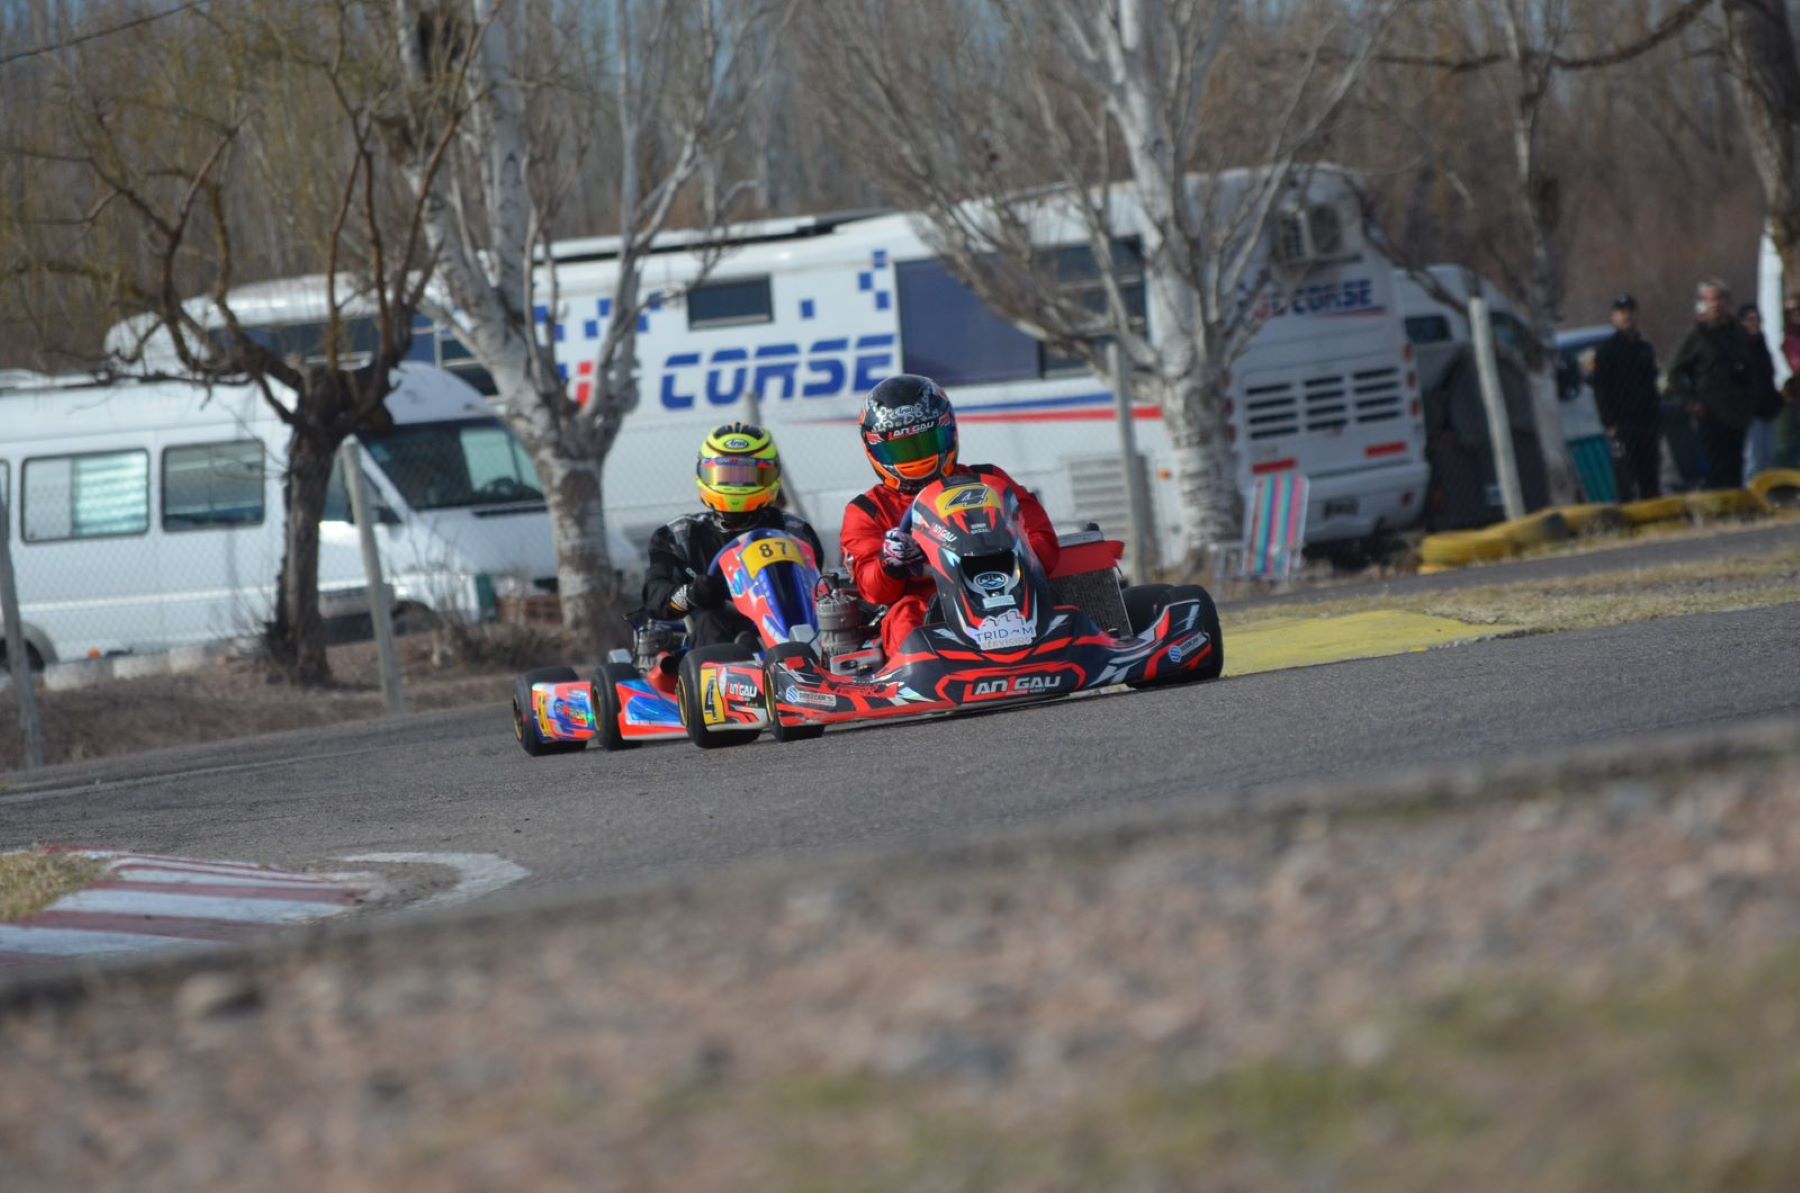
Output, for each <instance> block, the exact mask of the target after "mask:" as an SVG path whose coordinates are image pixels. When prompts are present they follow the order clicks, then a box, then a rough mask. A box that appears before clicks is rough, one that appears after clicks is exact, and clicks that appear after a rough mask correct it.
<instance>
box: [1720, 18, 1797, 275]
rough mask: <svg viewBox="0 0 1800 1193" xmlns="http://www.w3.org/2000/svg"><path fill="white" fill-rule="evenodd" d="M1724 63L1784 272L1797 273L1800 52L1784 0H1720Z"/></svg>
mask: <svg viewBox="0 0 1800 1193" xmlns="http://www.w3.org/2000/svg"><path fill="white" fill-rule="evenodd" d="M1722 4H1723V7H1724V10H1725V50H1726V64H1727V67H1728V69H1729V70H1730V72H1731V77H1732V81H1733V83H1734V84H1735V90H1736V94H1737V101H1738V107H1739V109H1740V110H1741V112H1742V114H1743V117H1744V126H1745V132H1746V135H1747V137H1748V139H1749V142H1750V156H1751V159H1752V160H1753V161H1754V162H1755V163H1756V172H1757V175H1758V176H1759V177H1760V178H1761V179H1762V185H1763V195H1764V198H1765V200H1766V201H1767V204H1768V212H1769V229H1770V234H1771V236H1772V237H1773V239H1774V241H1775V250H1776V251H1777V252H1778V253H1780V254H1781V272H1782V276H1783V277H1784V278H1786V279H1787V280H1788V284H1789V285H1793V284H1794V283H1795V282H1796V281H1797V280H1800V176H1797V175H1796V171H1797V170H1800V144H1797V142H1796V139H1797V138H1800V58H1797V53H1800V51H1796V48H1795V44H1794V30H1793V25H1792V23H1791V21H1790V19H1789V14H1788V6H1787V3H1786V0H1722Z"/></svg>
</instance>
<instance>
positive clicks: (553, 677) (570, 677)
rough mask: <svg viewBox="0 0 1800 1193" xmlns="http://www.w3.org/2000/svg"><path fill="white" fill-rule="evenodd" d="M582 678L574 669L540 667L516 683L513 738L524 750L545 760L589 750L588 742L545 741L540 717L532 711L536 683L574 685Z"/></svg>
mask: <svg viewBox="0 0 1800 1193" xmlns="http://www.w3.org/2000/svg"><path fill="white" fill-rule="evenodd" d="M580 678H581V676H579V675H577V674H575V668H573V667H539V668H538V669H537V670H536V671H527V672H526V673H525V674H523V675H521V676H519V678H518V679H516V680H514V681H513V698H512V717H513V737H515V738H517V739H518V742H519V748H520V749H522V750H524V751H525V752H526V753H527V754H530V755H531V756H532V757H533V758H541V757H543V756H544V755H545V754H579V753H581V751H582V750H584V749H586V748H587V743H586V742H584V741H545V740H544V739H543V738H542V737H541V736H540V735H539V734H538V727H537V717H536V715H535V714H534V713H533V712H532V708H531V685H532V684H538V683H574V682H576V681H577V680H579V679H580Z"/></svg>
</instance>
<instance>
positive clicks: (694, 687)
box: [675, 642, 757, 750]
mask: <svg viewBox="0 0 1800 1193" xmlns="http://www.w3.org/2000/svg"><path fill="white" fill-rule="evenodd" d="M755 657H756V652H755V651H753V650H751V649H750V648H749V647H748V646H745V645H744V644H743V643H741V642H722V643H720V644H719V645H717V646H702V647H699V648H697V649H694V650H690V651H688V652H687V654H685V655H683V656H682V659H681V670H680V671H678V672H677V673H676V676H675V703H676V704H677V705H678V706H679V707H680V708H681V723H682V725H683V726H684V727H685V728H686V729H687V734H688V738H689V739H690V740H692V741H693V743H694V744H695V745H697V746H699V747H700V748H701V749H702V750H717V749H722V748H723V747H726V746H747V745H749V744H750V743H751V742H753V741H755V740H756V737H757V734H756V731H755V730H751V729H714V728H712V727H710V726H709V725H707V723H706V718H705V716H704V714H703V713H702V712H701V710H700V666H701V664H703V663H747V662H749V661H750V660H751V659H753V658H755Z"/></svg>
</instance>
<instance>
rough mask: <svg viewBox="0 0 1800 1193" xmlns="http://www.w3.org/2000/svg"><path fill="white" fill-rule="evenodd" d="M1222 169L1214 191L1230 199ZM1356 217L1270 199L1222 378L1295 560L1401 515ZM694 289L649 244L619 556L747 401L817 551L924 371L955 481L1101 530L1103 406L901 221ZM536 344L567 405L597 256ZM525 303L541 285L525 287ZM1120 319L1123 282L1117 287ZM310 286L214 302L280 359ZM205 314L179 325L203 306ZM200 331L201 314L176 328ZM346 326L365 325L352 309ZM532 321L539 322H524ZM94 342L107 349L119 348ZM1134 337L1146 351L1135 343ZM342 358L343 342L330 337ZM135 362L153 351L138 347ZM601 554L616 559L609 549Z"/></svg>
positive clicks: (1414, 404)
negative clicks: (1297, 546) (1290, 288)
mask: <svg viewBox="0 0 1800 1193" xmlns="http://www.w3.org/2000/svg"><path fill="white" fill-rule="evenodd" d="M1249 179H1250V176H1249V175H1248V174H1246V173H1245V172H1242V171H1238V172H1234V173H1233V174H1232V175H1229V176H1227V177H1226V178H1224V179H1223V181H1222V183H1221V185H1222V186H1224V187H1226V188H1230V187H1234V186H1235V187H1242V186H1244V185H1247V182H1248V180H1249ZM1115 192H1116V199H1117V202H1116V208H1117V212H1118V226H1119V229H1120V242H1121V250H1122V251H1123V252H1124V254H1125V255H1126V257H1127V258H1129V257H1130V256H1131V255H1132V254H1134V253H1135V246H1136V238H1135V235H1134V232H1133V227H1134V225H1133V220H1134V219H1135V218H1136V215H1135V200H1134V198H1133V197H1132V194H1131V192H1130V188H1129V187H1123V186H1121V187H1117V188H1115ZM1366 226H1367V213H1366V212H1365V211H1364V210H1363V207H1362V204H1361V202H1360V200H1359V198H1358V196H1357V191H1356V188H1355V187H1354V186H1352V185H1350V184H1349V181H1348V179H1347V177H1346V176H1345V175H1343V174H1342V173H1341V172H1339V171H1336V170H1332V169H1324V168H1321V169H1319V170H1317V171H1315V172H1314V174H1313V175H1312V177H1311V180H1310V182H1309V184H1308V185H1307V187H1306V188H1305V190H1304V191H1301V190H1299V189H1298V188H1297V189H1296V190H1295V191H1294V192H1293V193H1292V194H1291V195H1290V197H1289V199H1288V200H1287V202H1286V205H1285V207H1284V209H1283V212H1282V214H1281V216H1280V218H1279V220H1278V221H1277V228H1276V231H1275V234H1274V236H1273V237H1272V244H1271V246H1270V247H1269V249H1268V251H1269V252H1270V253H1272V254H1273V255H1274V256H1275V257H1276V259H1277V260H1278V261H1279V262H1280V264H1281V266H1282V267H1283V268H1284V269H1285V270H1286V271H1287V272H1288V274H1289V276H1292V277H1297V278H1302V279H1303V280H1302V281H1301V282H1300V284H1299V285H1298V286H1297V288H1296V289H1295V291H1294V293H1293V295H1292V297H1291V298H1290V300H1289V301H1288V302H1287V303H1286V304H1284V305H1283V306H1282V307H1280V308H1279V309H1275V310H1268V311H1264V312H1262V315H1263V317H1264V319H1265V322H1264V323H1263V326H1262V329H1261V331H1260V332H1259V333H1258V334H1257V336H1256V338H1255V339H1254V340H1253V341H1252V343H1251V345H1250V347H1249V349H1248V351H1247V352H1246V353H1245V354H1244V355H1243V356H1242V357H1241V358H1240V359H1239V360H1238V361H1237V363H1236V365H1235V366H1234V367H1233V369H1232V383H1231V399H1232V406H1233V411H1234V415H1233V422H1234V431H1235V442H1236V445H1237V448H1238V472H1239V478H1238V479H1239V482H1240V484H1241V486H1242V487H1243V488H1244V490H1245V491H1246V492H1248V490H1249V488H1250V486H1251V484H1252V482H1253V481H1254V479H1255V478H1256V477H1258V476H1262V475H1266V474H1270V473H1276V472H1282V471H1289V470H1294V471H1299V472H1303V473H1305V474H1306V475H1307V476H1308V477H1309V478H1310V481H1311V489H1310V492H1311V499H1310V509H1309V513H1308V519H1307V541H1308V542H1310V543H1323V542H1330V541H1333V540H1343V539H1352V538H1359V537H1364V536H1368V535H1372V534H1375V533H1377V532H1378V531H1381V530H1384V529H1394V528H1400V527H1404V526H1407V525H1409V524H1411V523H1412V522H1413V521H1415V520H1416V519H1417V518H1418V516H1419V513H1420V511H1421V508H1422V506H1423V499H1424V495H1425V486H1426V479H1427V472H1428V469H1427V466H1426V464H1425V458H1424V429H1423V422H1422V417H1421V415H1422V410H1421V405H1420V399H1419V385H1418V378H1417V375H1416V371H1415V369H1414V368H1413V360H1412V354H1413V350H1412V348H1411V346H1410V345H1409V344H1408V343H1407V340H1406V335H1405V329H1404V325H1403V323H1402V318H1401V314H1400V308H1399V304H1398V302H1397V300H1396V297H1395V293H1394V285H1395V283H1394V266H1393V263H1392V261H1390V260H1389V259H1388V258H1387V257H1386V256H1385V255H1384V254H1383V253H1382V252H1381V250H1380V249H1379V247H1378V246H1377V245H1376V244H1375V243H1374V242H1373V241H1371V240H1370V239H1369V238H1368V237H1367V236H1365V234H1364V232H1365V228H1366ZM1037 234H1038V236H1039V238H1040V239H1041V240H1042V241H1043V243H1044V246H1045V249H1044V251H1045V253H1046V254H1049V255H1051V256H1052V258H1053V260H1054V262H1055V265H1056V268H1057V273H1058V275H1059V277H1060V278H1061V280H1062V282H1061V284H1062V285H1063V287H1064V288H1065V289H1066V290H1068V291H1069V292H1071V293H1073V294H1076V295H1078V296H1082V295H1091V296H1095V297H1097V295H1098V287H1099V284H1100V283H1099V279H1098V277H1097V276H1096V273H1095V270H1094V267H1093V260H1092V256H1091V254H1090V252H1089V249H1088V248H1087V246H1086V245H1085V243H1083V235H1082V232H1081V229H1080V227H1079V226H1078V225H1077V224H1075V223H1074V222H1073V221H1072V220H1071V219H1069V218H1067V217H1064V218H1061V219H1057V218H1054V217H1053V218H1049V219H1046V220H1044V221H1042V223H1041V225H1040V227H1039V228H1038V231H1037ZM723 240H724V243H725V245H726V251H725V253H724V256H723V258H722V260H721V262H720V263H719V265H718V267H717V269H716V270H715V271H714V273H713V274H712V275H711V276H710V277H708V278H707V280H706V282H705V284H703V285H700V286H698V287H694V286H693V285H692V283H693V280H694V278H695V277H696V275H697V273H698V269H699V260H698V257H697V256H696V249H697V247H698V246H699V245H700V244H701V241H700V239H699V237H698V236H697V235H696V234H695V233H692V232H676V233H670V234H668V235H666V236H664V237H662V238H661V239H659V240H658V241H657V242H656V244H655V245H654V246H653V249H652V253H651V256H650V257H649V259H648V260H647V261H646V263H645V269H644V278H643V285H644V289H645V291H646V292H647V293H648V294H649V295H650V304H649V309H648V310H647V311H646V312H645V313H644V315H643V317H642V318H641V319H640V321H639V322H640V338H639V342H638V351H639V358H640V367H641V370H642V374H641V381H640V385H641V390H640V392H641V398H640V402H639V406H638V408H637V409H636V410H635V411H633V412H632V413H631V414H630V415H628V416H627V418H626V419H625V422H624V425H623V429H622V430H621V431H620V434H619V439H618V441H617V444H616V445H615V446H614V448H613V450H612V453H611V455H610V456H609V457H608V460H607V464H606V471H605V500H606V514H607V525H608V528H609V532H611V533H612V535H613V536H614V538H615V539H616V537H617V535H618V534H621V533H622V534H623V536H624V537H625V538H626V539H627V540H629V542H630V544H631V548H630V551H629V553H628V554H626V555H618V554H616V555H615V559H616V560H619V561H621V562H622V563H626V565H627V566H630V565H629V563H628V562H627V561H629V560H631V559H635V558H636V557H638V555H639V553H641V551H642V549H643V547H644V545H645V544H646V543H647V542H648V540H649V537H650V534H651V532H652V531H654V530H655V528H656V527H658V526H660V525H661V524H663V523H664V522H665V521H667V520H669V519H670V518H672V517H674V516H676V515H678V514H680V513H683V512H688V511H691V510H693V509H694V508H695V507H696V499H695V494H694V480H693V459H694V453H695V451H696V449H697V448H698V446H699V444H700V442H701V441H702V439H703V438H704V436H705V434H706V432H707V430H708V429H710V428H711V427H713V426H716V425H718V424H719V423H721V422H726V421H729V420H732V419H737V418H743V417H745V414H746V408H747V405H748V400H749V399H750V398H751V397H752V396H754V397H755V399H756V400H757V403H758V417H760V418H761V419H762V420H763V422H764V423H765V424H767V425H768V426H769V427H770V428H771V429H772V430H773V431H774V432H775V435H776V438H777V441H778V442H779V444H780V446H781V454H782V460H783V464H784V468H785V470H786V474H787V479H786V482H785V486H784V487H785V489H786V491H787V492H788V493H789V494H790V495H791V496H792V498H793V499H794V500H795V502H796V503H797V504H798V506H799V507H800V512H802V513H804V514H805V515H806V516H808V517H809V518H810V519H811V520H812V521H814V522H815V524H816V528H817V529H818V531H819V533H820V535H821V537H822V538H823V539H824V540H825V543H826V546H827V548H828V549H832V548H833V547H834V543H835V539H836V535H837V531H838V526H839V521H840V519H841V517H842V512H843V509H844V506H845V504H846V503H847V502H848V501H849V500H850V498H851V497H853V496H855V495H856V494H857V493H860V492H861V491H863V490H864V489H866V488H867V487H868V486H869V485H870V484H872V483H874V477H873V476H872V474H871V473H870V470H869V467H868V464H867V462H866V460H865V459H864V456H863V452H862V448H861V445H860V444H859V442H858V441H857V437H856V435H855V432H854V429H853V428H854V425H855V422H856V419H857V416H858V413H859V410H860V402H861V398H862V395H863V394H865V393H866V392H867V391H868V390H869V389H870V388H871V387H872V386H873V385H874V384H875V383H876V382H877V381H878V380H880V379H881V378H882V377H884V376H887V375H889V374H891V373H895V372H900V371H902V370H904V371H907V372H915V373H924V374H927V375H930V376H932V377H935V378H936V379H937V380H939V381H940V382H942V383H943V384H944V386H945V387H946V388H947V389H948V390H949V392H950V395H951V398H952V399H953V400H954V402H955V403H956V408H957V416H958V424H959V426H960V428H961V433H962V444H963V446H962V456H963V458H964V459H965V460H974V461H993V462H995V463H998V464H1001V465H1003V466H1004V467H1005V468H1006V469H1007V470H1008V471H1009V472H1010V473H1011V474H1012V475H1014V476H1015V477H1017V478H1018V479H1019V480H1020V481H1021V482H1022V483H1024V484H1026V485H1028V486H1030V487H1031V488H1032V489H1033V490H1035V491H1036V492H1037V493H1038V494H1039V496H1040V497H1041V498H1042V499H1043V501H1044V503H1045V505H1046V506H1047V507H1048V509H1049V511H1050V514H1051V516H1052V517H1053V518H1054V519H1055V520H1056V521H1057V522H1058V523H1059V524H1061V525H1064V526H1073V525H1076V524H1079V523H1081V522H1084V521H1087V520H1089V519H1093V520H1095V521H1098V522H1099V523H1100V524H1101V525H1102V526H1103V527H1104V528H1105V529H1107V530H1109V531H1112V532H1115V533H1118V532H1122V531H1123V529H1124V522H1125V505H1126V502H1125V486H1124V483H1123V480H1122V475H1121V469H1120V467H1119V452H1118V436H1117V429H1116V419H1115V416H1114V414H1113V399H1112V395H1111V393H1110V392H1109V387H1108V385H1107V384H1106V383H1105V382H1103V381H1102V380H1101V379H1099V378H1097V377H1095V376H1094V375H1093V374H1092V373H1090V372H1089V371H1088V370H1087V368H1086V367H1085V366H1084V365H1083V364H1081V363H1080V362H1079V361H1076V360H1071V359H1066V358H1062V357H1059V356H1058V355H1057V354H1055V353H1053V352H1051V351H1050V350H1048V349H1047V348H1045V346H1044V345H1042V344H1040V343H1039V342H1038V341H1037V340H1035V339H1033V338H1032V337H1030V336H1028V335H1026V334H1025V333H1023V332H1021V331H1019V330H1018V329H1016V328H1014V327H1013V326H1012V325H1011V324H1009V323H1007V322H1006V321H1005V320H1003V319H1001V318H1000V317H999V316H997V315H995V314H994V313H993V312H992V311H990V310H988V309H987V308H986V307H985V306H984V305H983V304H982V303H981V301H980V300H979V299H978V298H976V296H975V295H974V294H973V293H972V292H971V291H970V290H969V289H968V288H967V287H965V286H964V285H962V283H960V282H959V281H957V280H956V279H955V277H953V276H952V275H951V274H950V272H949V271H948V270H947V269H946V268H945V266H944V265H943V264H942V263H941V262H940V261H938V260H937V258H936V256H935V254H934V252H933V250H932V248H931V247H930V245H929V244H928V243H927V242H926V240H925V239H924V238H923V236H922V235H921V225H920V223H919V222H918V221H917V220H916V219H915V218H914V217H912V216H910V215H906V214H898V213H896V214H876V215H867V214H861V215H851V216H841V217H803V218H797V219H785V220H772V221H766V222H762V223H757V224H746V225H742V226H739V227H736V228H733V229H729V230H728V232H727V234H726V235H725V236H724V238H723ZM552 251H553V253H554V256H555V258H556V260H557V263H558V270H557V276H556V293H557V294H558V295H559V307H558V310H557V312H556V321H555V323H556V330H555V346H556V355H557V359H558V362H559V366H560V368H561V370H562V372H563V375H564V377H565V379H566V380H567V382H568V384H569V386H570V389H571V392H572V394H573V396H574V397H575V398H576V400H577V401H585V399H586V396H587V392H588V390H589V388H590V386H591V384H592V377H593V374H594V369H595V367H596V356H597V353H598V351H599V346H600V340H601V336H602V333H603V332H604V329H605V326H606V321H607V319H608V318H609V317H610V316H611V314H612V302H613V299H612V295H613V291H614V286H615V284H616V281H617V276H618V267H617V257H618V251H619V242H618V240H617V239H616V238H604V239H598V240H576V241H564V242H560V243H558V244H556V245H555V246H553V250H552ZM544 289H545V290H548V287H547V286H546V287H544ZM1126 291H1127V300H1128V301H1130V302H1134V303H1136V304H1137V305H1138V307H1139V309H1140V310H1141V309H1142V305H1143V287H1142V283H1141V282H1138V283H1136V284H1132V283H1131V282H1130V281H1129V279H1128V280H1127V284H1126ZM324 296H325V287H324V284H323V282H322V280H321V279H318V278H297V279H293V280H291V281H286V282H279V281H278V282H267V283H260V284H258V285H256V286H253V287H246V288H244V289H243V290H240V291H234V292H233V295H232V308H233V311H234V313H235V314H236V316H237V318H238V319H239V321H240V322H241V323H243V324H245V325H249V326H256V327H261V328H264V329H266V331H267V332H268V334H270V335H271V336H272V337H275V338H277V339H279V340H280V341H281V342H282V343H283V344H284V345H285V346H286V347H287V348H288V349H292V348H293V347H294V346H295V345H301V346H304V345H305V344H307V343H310V342H314V341H316V340H317V338H318V327H319V321H320V320H321V319H322V317H323V311H324ZM203 307H204V304H202V308H203ZM197 313H198V314H200V316H201V317H202V318H206V317H207V315H206V313H205V311H204V309H201V310H199V311H197ZM364 314H366V312H364ZM537 315H538V318H539V321H540V323H547V322H549V316H550V312H549V311H548V310H547V309H544V308H540V309H539V310H538V312H537ZM416 328H417V330H416V338H415V340H414V344H413V357H414V359H417V360H420V361H422V362H425V363H435V364H439V365H441V366H442V367H445V368H449V369H454V370H456V371H458V372H459V373H462V374H463V375H466V376H468V377H469V379H470V380H471V381H473V382H474V383H476V384H477V385H478V386H480V387H485V392H489V393H491V392H492V384H491V380H490V379H489V378H487V377H486V375H485V374H484V373H482V372H481V371H480V369H479V367H478V366H477V365H476V364H475V363H474V362H473V361H472V360H470V359H469V357H468V353H467V352H466V350H464V349H463V348H462V347H461V345H460V344H458V343H457V341H456V339H455V337H454V335H453V334H452V333H451V332H450V331H449V330H448V329H446V328H441V327H436V326H434V325H432V324H431V323H430V322H429V321H423V320H422V321H420V322H419V323H418V324H417V325H416ZM125 330H126V329H115V333H114V334H115V339H114V340H112V341H109V342H110V343H113V344H114V346H116V347H123V346H125V345H126V344H129V343H130V342H131V341H130V338H129V336H128V335H126V334H125ZM1148 332H1149V334H1150V336H1151V337H1152V339H1154V338H1155V337H1156V336H1157V334H1158V329H1157V328H1155V327H1154V326H1151V327H1149V328H1148ZM352 338H353V339H354V336H353V337H352ZM149 350H150V351H151V352H152V353H154V351H155V350H156V345H155V344H154V343H152V344H151V345H150V346H149ZM1136 417H1137V419H1138V420H1139V428H1138V447H1139V451H1140V453H1141V454H1142V455H1143V456H1144V457H1145V459H1146V461H1147V463H1148V465H1149V467H1148V474H1149V476H1150V478H1151V481H1150V488H1151V496H1152V503H1153V513H1154V519H1155V523H1156V529H1157V531H1158V535H1159V538H1160V544H1161V548H1162V550H1163V552H1164V558H1169V557H1171V554H1172V553H1173V552H1175V551H1177V550H1178V549H1179V547H1180V544H1181V541H1182V540H1181V525H1180V520H1181V509H1180V503H1179V501H1178V498H1177V492H1176V487H1175V480H1174V469H1173V460H1172V452H1171V449H1170V445H1169V439H1168V436H1167V434H1166V432H1165V430H1164V428H1163V423H1162V415H1161V411H1160V410H1159V409H1156V408H1155V407H1153V406H1148V405H1145V406H1140V408H1139V409H1138V410H1137V411H1136ZM616 550H617V548H616V547H615V551H616Z"/></svg>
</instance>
